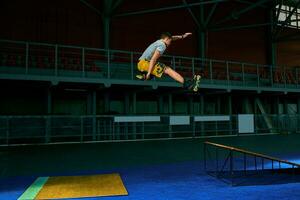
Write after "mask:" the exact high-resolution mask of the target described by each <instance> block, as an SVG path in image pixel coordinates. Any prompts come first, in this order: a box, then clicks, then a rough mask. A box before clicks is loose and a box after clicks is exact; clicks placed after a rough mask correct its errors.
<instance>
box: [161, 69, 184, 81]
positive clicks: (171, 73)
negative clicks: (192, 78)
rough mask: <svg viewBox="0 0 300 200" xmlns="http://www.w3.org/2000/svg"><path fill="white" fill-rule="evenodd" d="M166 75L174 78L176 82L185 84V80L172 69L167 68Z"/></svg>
mask: <svg viewBox="0 0 300 200" xmlns="http://www.w3.org/2000/svg"><path fill="white" fill-rule="evenodd" d="M164 73H165V74H167V75H169V76H170V77H172V78H173V79H174V80H175V81H177V82H179V83H182V84H183V83H184V78H183V77H182V76H181V75H180V74H178V73H177V72H176V71H175V70H173V69H171V68H170V67H166V68H165V71H164Z"/></svg>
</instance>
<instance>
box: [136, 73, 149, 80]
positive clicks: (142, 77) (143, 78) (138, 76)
mask: <svg viewBox="0 0 300 200" xmlns="http://www.w3.org/2000/svg"><path fill="white" fill-rule="evenodd" d="M135 77H136V78H137V79H139V80H145V78H146V76H145V74H137V75H136V76H135Z"/></svg>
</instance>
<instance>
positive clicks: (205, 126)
mask: <svg viewBox="0 0 300 200" xmlns="http://www.w3.org/2000/svg"><path fill="white" fill-rule="evenodd" d="M114 117H115V116H100V115H84V116H0V144H1V145H10V144H29V143H57V142H58V143H59V142H87V141H121V140H145V139H164V138H194V137H196V138H198V137H204V138H205V137H223V136H238V135H245V134H244V133H243V134H240V133H238V122H237V120H238V116H237V115H231V116H230V121H206V122H204V121H202V122H197V121H193V116H190V117H191V122H190V124H189V125H170V123H169V117H170V116H164V115H163V116H160V118H161V121H160V122H115V121H114ZM266 117H267V118H268V119H269V121H270V122H271V124H272V128H271V129H272V130H271V129H270V128H268V126H267V125H266V124H265V118H266ZM298 122H300V116H299V115H267V116H262V115H255V123H254V125H255V132H254V133H249V134H257V135H260V134H270V133H281V132H284V133H298V132H299V130H300V123H298Z"/></svg>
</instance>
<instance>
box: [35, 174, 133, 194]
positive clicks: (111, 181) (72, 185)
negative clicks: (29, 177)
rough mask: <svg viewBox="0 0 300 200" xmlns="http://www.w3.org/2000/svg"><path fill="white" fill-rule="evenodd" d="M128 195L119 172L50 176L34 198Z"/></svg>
mask: <svg viewBox="0 0 300 200" xmlns="http://www.w3.org/2000/svg"><path fill="white" fill-rule="evenodd" d="M115 195H128V193H127V190H126V188H125V186H124V185H123V182H122V179H121V177H120V175H119V174H104V175H89V176H61V177H50V178H49V179H48V181H47V182H46V183H45V185H44V186H43V188H42V189H41V190H40V192H39V193H38V194H37V196H36V197H35V199H60V198H80V197H98V196H115Z"/></svg>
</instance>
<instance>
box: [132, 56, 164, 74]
mask: <svg viewBox="0 0 300 200" xmlns="http://www.w3.org/2000/svg"><path fill="white" fill-rule="evenodd" d="M149 65H150V61H148V60H140V61H139V62H138V65H137V68H138V70H139V71H140V72H148V69H149ZM166 67H167V66H166V65H165V64H163V63H159V62H158V63H156V64H155V65H154V67H153V70H152V72H151V74H152V75H154V76H156V77H158V78H161V76H162V75H163V73H164V71H165V68H166Z"/></svg>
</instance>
